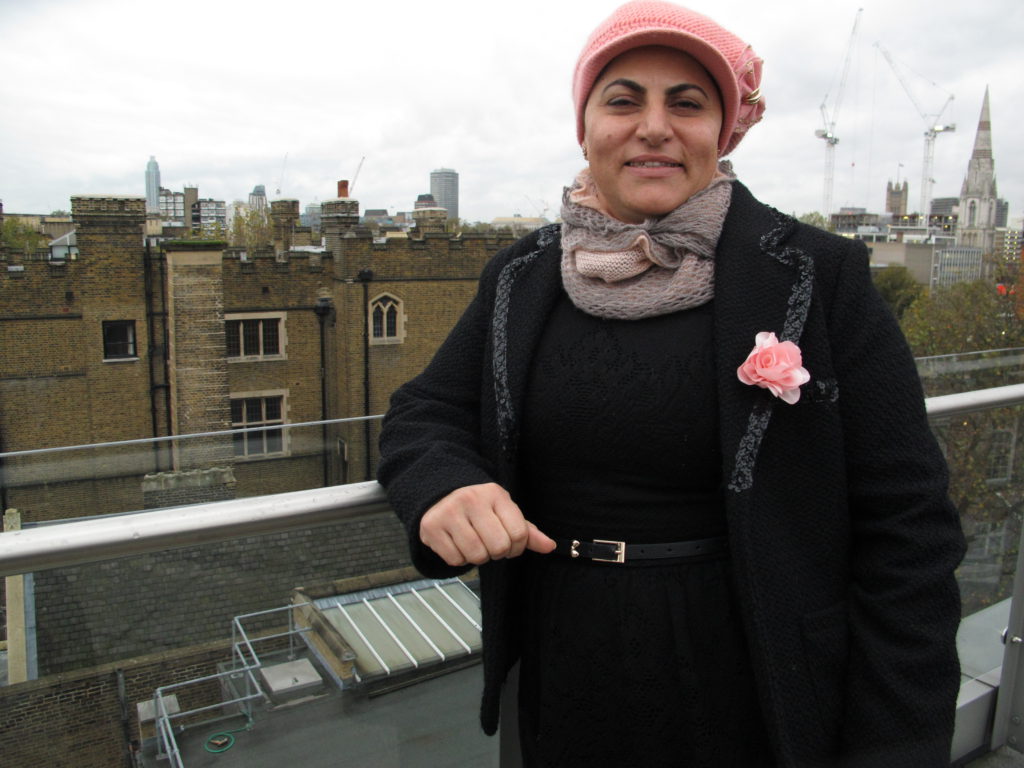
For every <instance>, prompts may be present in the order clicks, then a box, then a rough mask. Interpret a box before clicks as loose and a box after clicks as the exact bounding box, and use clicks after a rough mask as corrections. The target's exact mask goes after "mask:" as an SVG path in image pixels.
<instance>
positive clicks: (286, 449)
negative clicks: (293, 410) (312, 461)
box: [229, 389, 291, 461]
mask: <svg viewBox="0 0 1024 768" xmlns="http://www.w3.org/2000/svg"><path fill="white" fill-rule="evenodd" d="M229 397H230V401H231V403H230V404H231V405H233V404H234V402H235V401H236V400H264V401H266V400H267V399H269V398H278V397H279V398H281V418H280V419H270V420H267V419H264V420H262V421H252V422H250V421H247V420H246V414H245V413H244V410H243V414H242V421H235V418H234V413H233V409H232V413H231V428H232V429H241V428H244V427H262V426H276V425H278V424H280V425H281V450H279V451H267V450H264V451H262V452H261V453H249V452H248V444H249V441H250V440H257V439H261V438H262V439H265V436H266V434H267V433H266V432H240V433H235V434H234V435H233V438H234V439H233V447H232V451H233V452H234V450H235V449H234V445H235V444H237V441H239V440H241V441H242V443H243V444H244V445H245V446H246V448H245V452H243V453H235V454H234V456H235V461H262V460H264V459H279V458H281V457H282V456H289V455H291V445H290V438H289V430H288V428H287V426H288V390H287V389H261V390H256V391H251V392H232V393H231V394H230V395H229ZM229 407H230V405H229ZM244 408H245V406H243V409H244ZM263 410H264V412H265V410H266V409H265V403H264V409H263ZM264 447H265V444H264Z"/></svg>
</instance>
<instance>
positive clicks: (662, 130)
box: [637, 106, 672, 146]
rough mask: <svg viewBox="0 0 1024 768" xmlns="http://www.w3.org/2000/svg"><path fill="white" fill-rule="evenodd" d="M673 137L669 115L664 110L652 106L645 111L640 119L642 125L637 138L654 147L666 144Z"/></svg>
mask: <svg viewBox="0 0 1024 768" xmlns="http://www.w3.org/2000/svg"><path fill="white" fill-rule="evenodd" d="M671 135H672V130H671V129H670V128H669V124H668V115H666V114H665V110H664V109H661V108H659V107H655V106H650V107H648V108H647V109H645V110H644V113H643V115H642V116H641V118H640V124H639V125H638V126H637V136H638V137H639V138H640V139H641V140H643V141H645V142H647V143H648V144H651V145H652V146H657V145H659V144H664V143H665V141H667V140H668V138H669V136H671Z"/></svg>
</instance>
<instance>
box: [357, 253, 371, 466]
mask: <svg viewBox="0 0 1024 768" xmlns="http://www.w3.org/2000/svg"><path fill="white" fill-rule="evenodd" d="M356 277H357V279H358V280H359V282H361V283H362V284H363V416H369V415H370V283H371V282H372V281H373V270H372V269H361V270H359V274H358V275H356ZM363 442H364V443H365V449H364V455H365V457H366V464H365V474H364V477H363V479H364V480H372V479H373V478H372V477H371V476H370V465H371V462H370V420H369V419H364V421H363Z"/></svg>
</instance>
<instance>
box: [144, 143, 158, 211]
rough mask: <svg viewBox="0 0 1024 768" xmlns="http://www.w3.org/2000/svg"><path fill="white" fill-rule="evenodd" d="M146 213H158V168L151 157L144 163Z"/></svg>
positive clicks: (154, 159)
mask: <svg viewBox="0 0 1024 768" xmlns="http://www.w3.org/2000/svg"><path fill="white" fill-rule="evenodd" d="M146 212H147V213H160V166H159V165H158V164H157V162H156V158H155V157H154V156H153V155H150V156H149V162H148V163H146Z"/></svg>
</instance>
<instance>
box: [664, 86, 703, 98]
mask: <svg viewBox="0 0 1024 768" xmlns="http://www.w3.org/2000/svg"><path fill="white" fill-rule="evenodd" d="M686 91H700V92H701V94H703V96H704V98H708V92H707V91H705V90H704V89H703V88H701V87H700V86H699V85H697V84H696V83H680V84H679V85H673V86H672V87H671V88H666V89H665V95H666V96H678V95H679V94H680V93H686Z"/></svg>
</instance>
